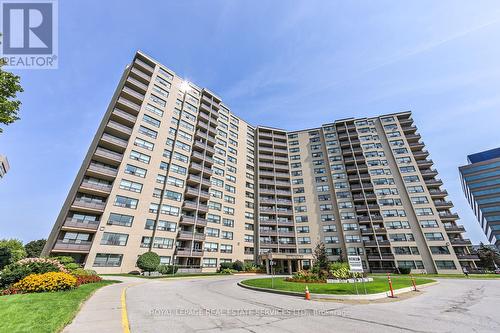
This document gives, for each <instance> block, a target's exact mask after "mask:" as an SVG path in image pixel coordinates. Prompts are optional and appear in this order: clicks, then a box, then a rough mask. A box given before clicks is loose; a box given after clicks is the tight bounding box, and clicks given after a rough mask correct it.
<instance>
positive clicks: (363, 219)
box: [358, 215, 383, 222]
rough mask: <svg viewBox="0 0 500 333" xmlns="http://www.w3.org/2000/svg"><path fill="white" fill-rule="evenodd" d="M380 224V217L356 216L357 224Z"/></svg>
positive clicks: (381, 219)
mask: <svg viewBox="0 0 500 333" xmlns="http://www.w3.org/2000/svg"><path fill="white" fill-rule="evenodd" d="M370 221H373V222H381V221H383V218H382V215H371V218H370V216H358V222H370Z"/></svg>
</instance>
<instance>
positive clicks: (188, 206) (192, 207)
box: [182, 200, 198, 210]
mask: <svg viewBox="0 0 500 333" xmlns="http://www.w3.org/2000/svg"><path fill="white" fill-rule="evenodd" d="M197 207H198V203H197V202H196V201H187V200H184V204H183V205H182V208H185V209H190V210H196V208H197Z"/></svg>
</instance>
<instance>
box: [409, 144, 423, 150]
mask: <svg viewBox="0 0 500 333" xmlns="http://www.w3.org/2000/svg"><path fill="white" fill-rule="evenodd" d="M409 146H410V149H411V150H412V151H419V150H422V149H424V148H425V144H424V143H423V142H410V144H409Z"/></svg>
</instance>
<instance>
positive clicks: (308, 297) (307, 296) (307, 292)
mask: <svg viewBox="0 0 500 333" xmlns="http://www.w3.org/2000/svg"><path fill="white" fill-rule="evenodd" d="M306 300H307V301H310V300H311V294H310V293H309V288H307V286H306Z"/></svg>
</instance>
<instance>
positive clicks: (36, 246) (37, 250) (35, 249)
mask: <svg viewBox="0 0 500 333" xmlns="http://www.w3.org/2000/svg"><path fill="white" fill-rule="evenodd" d="M46 242H47V241H46V240H45V239H38V240H34V241H31V242H29V243H27V244H26V245H24V249H25V250H26V256H27V257H28V258H38V257H40V254H41V253H42V250H43V247H44V246H45V243H46Z"/></svg>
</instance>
